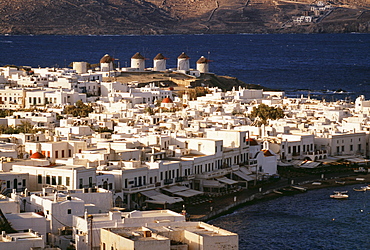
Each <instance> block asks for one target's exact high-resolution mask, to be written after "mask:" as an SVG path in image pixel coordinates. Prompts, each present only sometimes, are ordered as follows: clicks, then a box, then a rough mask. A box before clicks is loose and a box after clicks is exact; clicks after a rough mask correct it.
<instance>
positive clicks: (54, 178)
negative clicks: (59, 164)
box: [51, 176, 57, 185]
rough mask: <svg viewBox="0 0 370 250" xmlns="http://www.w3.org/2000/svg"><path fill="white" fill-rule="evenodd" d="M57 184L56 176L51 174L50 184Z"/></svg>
mask: <svg viewBox="0 0 370 250" xmlns="http://www.w3.org/2000/svg"><path fill="white" fill-rule="evenodd" d="M56 184H57V177H56V176H52V177H51V185H56Z"/></svg>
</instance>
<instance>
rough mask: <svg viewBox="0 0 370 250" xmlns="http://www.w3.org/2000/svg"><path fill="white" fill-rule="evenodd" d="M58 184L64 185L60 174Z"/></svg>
mask: <svg viewBox="0 0 370 250" xmlns="http://www.w3.org/2000/svg"><path fill="white" fill-rule="evenodd" d="M58 185H62V176H58Z"/></svg>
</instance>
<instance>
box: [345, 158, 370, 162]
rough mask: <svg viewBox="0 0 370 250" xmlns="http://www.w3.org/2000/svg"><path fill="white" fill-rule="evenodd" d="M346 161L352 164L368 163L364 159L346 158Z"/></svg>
mask: <svg viewBox="0 0 370 250" xmlns="http://www.w3.org/2000/svg"><path fill="white" fill-rule="evenodd" d="M347 160H348V161H350V162H353V163H366V162H369V160H368V159H364V158H348V159H347Z"/></svg>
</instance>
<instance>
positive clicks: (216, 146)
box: [0, 53, 370, 249]
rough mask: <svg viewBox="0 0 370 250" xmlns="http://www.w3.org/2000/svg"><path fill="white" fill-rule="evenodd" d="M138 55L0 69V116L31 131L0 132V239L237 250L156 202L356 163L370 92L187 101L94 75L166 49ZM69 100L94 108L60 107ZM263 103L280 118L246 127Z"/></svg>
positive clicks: (252, 93)
mask: <svg viewBox="0 0 370 250" xmlns="http://www.w3.org/2000/svg"><path fill="white" fill-rule="evenodd" d="M143 58H144V57H142V56H141V55H140V54H139V53H137V54H135V55H134V56H133V58H132V61H131V64H132V65H131V68H114V67H113V61H114V59H113V58H111V57H110V56H109V55H106V56H104V57H103V58H102V59H101V61H100V65H101V66H100V68H99V69H95V70H87V64H86V63H84V62H77V63H74V64H73V65H74V69H68V68H63V69H59V68H58V69H56V68H29V69H28V70H19V69H16V68H11V67H2V68H0V81H2V84H3V88H2V89H0V107H1V108H2V109H7V110H13V111H14V112H13V113H12V115H9V116H6V117H4V118H0V125H3V126H5V127H6V126H13V127H15V126H18V125H21V124H24V123H25V122H27V123H29V124H31V126H32V127H33V129H37V130H38V132H37V133H19V134H2V135H0V157H1V158H0V170H1V172H0V187H1V193H2V196H1V198H0V209H1V211H2V213H0V221H3V222H4V223H5V224H6V223H7V222H8V223H10V225H12V227H13V228H14V229H15V230H17V231H18V233H6V232H3V233H2V238H0V248H4V247H5V246H8V247H9V248H10V249H29V248H30V247H41V249H42V248H45V247H46V246H49V247H58V248H60V249H70V248H71V247H74V248H76V249H122V248H120V245H125V246H130V247H128V248H127V249H149V248H153V247H154V248H153V249H200V248H202V249H211V248H216V249H221V248H222V249H237V248H238V236H237V235H236V234H233V233H231V232H228V231H226V230H222V229H220V228H217V227H214V226H211V225H208V224H206V223H202V222H189V221H186V217H185V215H184V214H178V213H175V212H172V211H170V210H167V209H173V210H175V211H181V210H182V209H183V208H184V207H185V206H187V205H189V204H194V203H197V204H199V203H202V202H205V201H207V199H209V198H210V197H212V196H221V195H224V194H227V193H230V192H235V191H237V190H240V189H247V188H249V187H250V186H253V185H255V184H256V183H257V182H259V181H261V180H265V179H268V178H273V177H275V176H277V174H278V171H277V170H278V166H279V165H281V166H285V165H296V166H299V167H306V168H315V167H318V166H319V165H320V164H322V163H324V162H332V161H338V160H343V159H346V160H348V161H352V162H354V163H357V164H367V161H368V160H367V159H366V158H367V157H369V154H370V151H369V131H370V117H369V116H370V101H367V100H365V98H364V97H363V96H360V97H358V98H357V99H356V101H355V103H348V102H344V101H337V102H326V101H320V100H315V99H311V98H310V97H301V98H287V97H286V96H285V95H284V92H272V91H263V90H257V89H246V88H241V87H240V88H238V89H236V88H234V89H233V90H231V91H227V92H223V91H221V90H220V89H218V88H209V93H208V94H206V95H205V96H201V97H198V98H197V99H196V100H191V99H190V97H189V95H188V94H186V93H185V94H184V95H183V96H182V98H180V97H178V96H176V95H175V93H174V91H173V90H172V89H169V88H160V87H157V86H155V85H154V84H148V85H147V86H145V87H142V88H138V87H135V86H132V85H130V84H129V83H124V82H115V81H104V80H105V77H107V76H112V75H119V74H125V72H134V71H136V72H142V73H143V74H145V73H146V72H147V71H153V70H154V71H168V69H166V64H165V60H166V59H165V57H164V56H163V55H161V54H159V55H157V56H156V58H155V59H154V63H153V65H154V67H153V68H150V69H147V68H145V66H144V65H143V60H144V59H143ZM156 60H157V62H155V61H156ZM158 60H159V61H160V60H164V61H161V62H160V63H159V62H158ZM198 64H199V65H200V66H197V69H191V68H190V66H189V57H188V56H186V54H184V53H182V54H181V55H180V56H179V58H178V68H177V69H173V70H175V71H177V72H178V73H180V74H186V75H191V76H193V77H197V75H200V74H207V72H208V60H207V59H205V58H204V57H202V58H200V59H199V60H198V62H197V65H198ZM78 101H82V102H84V103H86V104H88V105H91V106H93V108H94V112H91V113H90V114H89V115H88V116H87V117H72V116H71V115H65V114H63V110H64V108H65V107H66V106H67V105H74V104H75V103H76V102H78ZM260 104H265V105H269V106H273V107H276V108H278V107H279V108H282V109H283V111H284V114H285V117H284V118H282V119H278V120H269V121H268V124H267V125H262V126H255V125H254V124H256V123H255V120H252V119H251V118H250V113H251V111H252V110H253V108H254V107H258V106H259V105H260ZM99 129H104V131H108V132H96V131H101V130H99ZM152 209H155V210H152ZM20 232H22V233H20ZM22 244H23V245H22ZM27 247H28V248H27ZM125 249H126V248H125Z"/></svg>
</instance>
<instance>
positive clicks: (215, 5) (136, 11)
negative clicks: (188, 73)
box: [0, 0, 370, 35]
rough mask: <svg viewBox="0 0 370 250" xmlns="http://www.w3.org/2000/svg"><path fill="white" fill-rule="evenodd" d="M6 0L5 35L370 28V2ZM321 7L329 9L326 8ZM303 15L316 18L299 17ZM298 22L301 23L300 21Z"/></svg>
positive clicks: (1, 15) (1, 19) (2, 0)
mask: <svg viewBox="0 0 370 250" xmlns="http://www.w3.org/2000/svg"><path fill="white" fill-rule="evenodd" d="M313 3H314V4H315V6H316V3H317V2H312V1H308V0H296V1H282V0H146V1H144V0H27V1H25V0H11V1H9V0H0V34H73V35H86V34H170V33H292V32H370V11H369V10H370V2H369V1H368V0H343V1H340V0H334V1H330V2H324V3H325V6H329V5H330V9H329V8H328V9H325V10H316V12H315V11H313V10H312V4H313ZM321 8H323V7H322V6H321ZM302 16H306V17H310V18H311V19H312V20H305V19H304V18H303V20H305V21H303V22H302V18H301V19H300V20H301V21H299V20H298V21H297V19H299V18H300V17H302ZM294 20H295V21H294Z"/></svg>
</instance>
